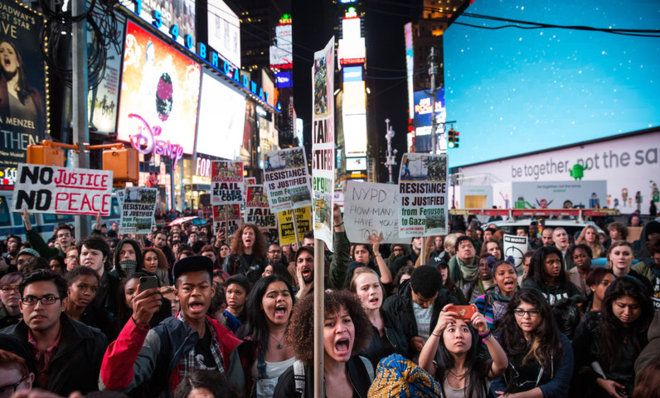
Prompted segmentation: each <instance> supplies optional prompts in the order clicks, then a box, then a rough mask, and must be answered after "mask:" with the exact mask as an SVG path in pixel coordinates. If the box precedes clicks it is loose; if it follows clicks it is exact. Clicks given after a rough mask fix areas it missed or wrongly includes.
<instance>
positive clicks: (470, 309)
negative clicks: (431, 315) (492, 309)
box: [447, 304, 478, 322]
mask: <svg viewBox="0 0 660 398" xmlns="http://www.w3.org/2000/svg"><path fill="white" fill-rule="evenodd" d="M447 311H450V312H455V313H457V314H458V317H459V318H460V319H463V320H465V321H466V322H469V321H470V320H471V319H472V315H474V314H475V313H476V312H477V311H478V310H477V306H476V305H474V304H470V305H450V306H449V307H448V308H447Z"/></svg>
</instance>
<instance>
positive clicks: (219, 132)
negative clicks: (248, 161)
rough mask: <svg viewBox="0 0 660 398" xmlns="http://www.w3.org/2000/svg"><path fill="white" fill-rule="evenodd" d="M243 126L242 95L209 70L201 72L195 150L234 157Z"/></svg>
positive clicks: (238, 146) (239, 152)
mask: <svg viewBox="0 0 660 398" xmlns="http://www.w3.org/2000/svg"><path fill="white" fill-rule="evenodd" d="M244 128H245V95H244V94H242V93H241V92H240V91H238V89H234V88H231V87H230V86H229V85H228V84H225V83H223V82H221V81H220V80H218V79H217V78H216V77H214V76H213V75H211V74H208V73H204V74H203V75H202V96H201V100H200V104H199V124H198V126H197V153H204V154H207V155H212V156H217V157H219V158H224V159H231V160H237V159H239V158H240V156H241V144H242V142H243V130H244Z"/></svg>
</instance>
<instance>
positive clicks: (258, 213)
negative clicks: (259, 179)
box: [244, 185, 277, 230]
mask: <svg viewBox="0 0 660 398" xmlns="http://www.w3.org/2000/svg"><path fill="white" fill-rule="evenodd" d="M244 220H245V222H246V223H247V224H254V225H256V226H257V227H259V229H261V230H271V229H276V228H277V222H276V220H275V214H273V213H272V212H271V211H270V208H269V207H268V198H267V197H266V194H265V193H264V186H263V185H248V186H247V200H246V201H245V214H244Z"/></svg>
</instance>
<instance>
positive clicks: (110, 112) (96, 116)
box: [87, 21, 124, 135]
mask: <svg viewBox="0 0 660 398" xmlns="http://www.w3.org/2000/svg"><path fill="white" fill-rule="evenodd" d="M117 23H118V29H119V31H121V32H123V31H124V24H123V23H121V22H119V21H118V22H117ZM92 38H93V36H92V35H87V41H88V43H89V45H91V40H92ZM106 51H107V55H106V61H105V74H104V75H103V79H101V81H100V82H99V84H98V85H97V86H96V87H91V88H90V90H89V97H88V99H87V101H88V103H87V107H88V110H89V125H90V126H91V127H93V128H95V129H96V131H95V133H97V134H105V135H107V134H110V133H114V132H115V131H117V105H118V104H117V102H118V101H119V74H120V72H121V45H120V47H119V48H117V47H116V46H115V45H114V44H110V45H109V46H107V50H106Z"/></svg>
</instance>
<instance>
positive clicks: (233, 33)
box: [208, 0, 241, 69]
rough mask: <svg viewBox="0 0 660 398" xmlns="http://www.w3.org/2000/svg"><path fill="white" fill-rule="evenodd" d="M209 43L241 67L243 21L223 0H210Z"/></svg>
mask: <svg viewBox="0 0 660 398" xmlns="http://www.w3.org/2000/svg"><path fill="white" fill-rule="evenodd" d="M208 18H209V19H208V34H209V37H208V44H209V45H210V46H211V47H213V48H214V49H215V50H216V51H217V52H218V54H220V55H221V56H223V57H225V58H226V59H227V60H228V61H229V62H231V63H232V64H234V65H236V66H237V67H238V68H239V69H240V68H241V21H240V19H239V18H238V16H237V15H236V14H235V13H234V11H232V9H231V8H229V6H228V5H227V4H225V2H224V1H222V0H209V1H208Z"/></svg>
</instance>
